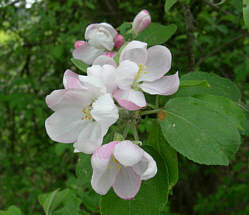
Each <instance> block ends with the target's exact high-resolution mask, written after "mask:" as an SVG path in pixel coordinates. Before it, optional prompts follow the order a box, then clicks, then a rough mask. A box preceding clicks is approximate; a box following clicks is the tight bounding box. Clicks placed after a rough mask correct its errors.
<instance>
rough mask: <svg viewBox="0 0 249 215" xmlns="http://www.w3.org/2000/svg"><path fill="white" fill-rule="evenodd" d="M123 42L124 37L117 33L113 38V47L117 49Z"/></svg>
mask: <svg viewBox="0 0 249 215" xmlns="http://www.w3.org/2000/svg"><path fill="white" fill-rule="evenodd" d="M123 44H124V37H123V36H122V35H121V34H117V35H116V36H115V38H114V48H116V49H119V48H120V47H121V46H122V45H123Z"/></svg>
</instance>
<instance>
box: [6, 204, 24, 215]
mask: <svg viewBox="0 0 249 215" xmlns="http://www.w3.org/2000/svg"><path fill="white" fill-rule="evenodd" d="M8 212H9V213H10V214H11V215H22V211H21V210H20V208H18V207H16V206H15V205H12V206H10V207H9V208H8Z"/></svg>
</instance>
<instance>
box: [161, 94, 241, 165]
mask: <svg viewBox="0 0 249 215" xmlns="http://www.w3.org/2000/svg"><path fill="white" fill-rule="evenodd" d="M221 109H222V108H217V106H216V105H214V106H212V105H210V104H208V101H203V100H200V99H196V98H193V97H181V98H174V99H171V100H169V102H168V103H167V104H166V106H165V111H166V114H167V118H166V119H165V120H164V121H162V122H161V128H162V132H163V135H164V136H165V138H166V140H167V141H168V143H169V144H170V146H171V147H173V148H174V149H175V150H176V151H178V152H179V153H181V154H182V155H184V156H186V157H187V158H188V159H190V160H192V161H194V162H197V163H200V164H207V165H228V164H229V159H230V158H231V157H232V156H234V154H235V153H236V152H237V150H238V148H239V145H240V143H241V140H240V135H239V132H238V130H237V128H236V127H235V126H234V125H233V124H232V123H231V121H230V119H228V117H225V116H224V113H223V112H222V113H221V112H220V111H221Z"/></svg>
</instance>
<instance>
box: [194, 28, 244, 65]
mask: <svg viewBox="0 0 249 215" xmlns="http://www.w3.org/2000/svg"><path fill="white" fill-rule="evenodd" d="M246 35H248V33H247V32H246V33H243V34H240V35H239V36H237V37H234V38H232V39H231V40H229V41H227V42H226V43H224V44H223V45H221V46H220V47H218V48H215V49H213V50H212V51H211V52H209V53H208V54H207V55H206V56H203V57H201V58H200V59H199V60H198V62H197V63H196V64H195V65H194V67H193V69H195V68H196V67H198V66H199V65H200V64H201V63H202V62H203V61H205V60H206V59H207V58H209V57H211V56H212V55H214V54H215V53H217V52H219V51H221V50H222V49H223V48H224V47H226V46H227V45H229V44H231V43H232V42H234V41H236V40H239V39H241V38H243V37H245V36H246Z"/></svg>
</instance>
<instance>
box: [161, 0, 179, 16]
mask: <svg viewBox="0 0 249 215" xmlns="http://www.w3.org/2000/svg"><path fill="white" fill-rule="evenodd" d="M176 2H177V0H166V1H165V5H164V10H165V12H166V13H168V12H169V10H170V8H171V7H172V6H173V5H174V4H175V3H176Z"/></svg>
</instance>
